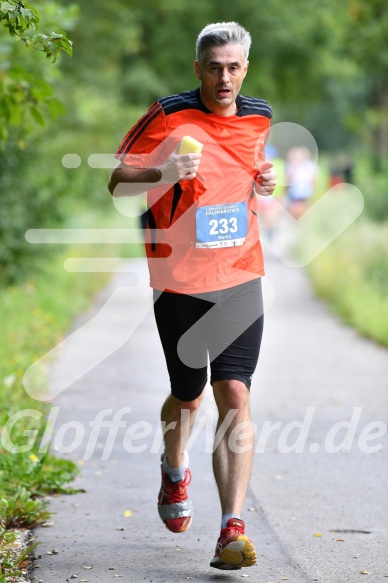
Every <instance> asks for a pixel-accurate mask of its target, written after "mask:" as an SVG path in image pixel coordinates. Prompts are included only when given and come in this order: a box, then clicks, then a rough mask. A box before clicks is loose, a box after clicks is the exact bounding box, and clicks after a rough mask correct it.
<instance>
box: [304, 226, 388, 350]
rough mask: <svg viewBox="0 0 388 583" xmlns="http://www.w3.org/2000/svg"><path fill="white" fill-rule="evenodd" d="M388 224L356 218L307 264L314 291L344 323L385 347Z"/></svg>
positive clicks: (387, 339)
mask: <svg viewBox="0 0 388 583" xmlns="http://www.w3.org/2000/svg"><path fill="white" fill-rule="evenodd" d="M387 256H388V223H387V222H385V223H381V224H376V223H373V222H370V221H367V220H366V219H365V218H364V219H360V220H358V221H357V222H356V223H355V224H354V225H352V227H351V228H349V229H348V230H347V231H346V232H345V233H344V234H343V235H341V237H339V238H338V239H337V240H336V241H334V242H333V243H332V244H331V245H330V246H329V247H328V248H327V249H326V250H325V251H324V252H323V253H322V254H321V255H320V256H319V257H318V258H317V259H315V260H314V262H313V263H312V264H311V265H310V266H309V272H310V274H311V276H312V280H313V283H314V287H315V290H316V291H317V293H318V294H319V295H320V296H322V297H323V298H325V299H326V300H328V301H329V303H330V305H331V306H332V307H333V309H334V310H335V311H336V313H338V314H339V315H340V316H341V317H342V318H343V320H344V321H345V322H347V323H349V324H351V325H352V326H355V328H356V329H357V330H358V331H359V332H360V333H361V334H364V335H365V336H368V337H370V338H372V339H373V340H375V341H376V342H379V343H381V344H383V345H385V346H388V271H387Z"/></svg>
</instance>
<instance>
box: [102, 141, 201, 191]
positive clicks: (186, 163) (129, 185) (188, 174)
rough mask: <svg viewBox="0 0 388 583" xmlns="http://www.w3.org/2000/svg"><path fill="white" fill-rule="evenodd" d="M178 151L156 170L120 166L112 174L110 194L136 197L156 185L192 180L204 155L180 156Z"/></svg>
mask: <svg viewBox="0 0 388 583" xmlns="http://www.w3.org/2000/svg"><path fill="white" fill-rule="evenodd" d="M178 150H179V145H178V146H177V147H176V148H175V150H174V151H173V152H172V154H171V155H170V157H169V158H168V159H167V160H166V162H165V163H164V164H161V165H160V166H157V167H155V168H133V167H131V166H125V165H124V164H119V166H117V167H116V168H115V169H114V170H113V172H112V175H111V178H110V181H109V184H108V188H109V192H110V193H111V194H112V195H113V196H116V197H119V196H136V195H137V194H142V193H144V192H146V191H147V190H150V189H151V188H154V187H155V186H156V185H160V184H176V183H177V182H179V181H180V180H192V179H193V178H195V177H196V175H197V170H198V167H199V163H200V160H201V156H202V154H200V153H197V154H178ZM120 185H121V186H120Z"/></svg>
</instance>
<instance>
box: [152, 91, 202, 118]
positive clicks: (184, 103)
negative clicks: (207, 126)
mask: <svg viewBox="0 0 388 583" xmlns="http://www.w3.org/2000/svg"><path fill="white" fill-rule="evenodd" d="M159 103H160V105H161V106H162V107H163V110H164V113H165V115H171V114H172V113H177V112H178V111H183V110H184V109H197V110H199V111H203V112H204V113H209V110H208V109H207V107H205V106H204V105H203V103H202V102H201V100H200V99H199V89H194V90H191V91H184V92H182V93H176V94H175V95H170V96H168V97H164V98H163V99H161V100H160V101H159Z"/></svg>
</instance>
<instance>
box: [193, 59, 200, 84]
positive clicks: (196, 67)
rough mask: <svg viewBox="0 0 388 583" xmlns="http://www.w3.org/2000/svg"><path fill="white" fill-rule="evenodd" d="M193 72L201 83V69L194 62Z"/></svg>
mask: <svg viewBox="0 0 388 583" xmlns="http://www.w3.org/2000/svg"><path fill="white" fill-rule="evenodd" d="M194 71H195V74H196V76H197V79H199V80H200V81H201V67H200V66H199V63H198V61H194Z"/></svg>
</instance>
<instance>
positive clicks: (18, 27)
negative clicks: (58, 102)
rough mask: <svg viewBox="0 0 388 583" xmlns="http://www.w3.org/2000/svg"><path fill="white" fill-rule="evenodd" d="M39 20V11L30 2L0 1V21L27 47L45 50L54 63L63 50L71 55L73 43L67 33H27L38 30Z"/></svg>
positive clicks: (18, 0) (16, 0)
mask: <svg viewBox="0 0 388 583" xmlns="http://www.w3.org/2000/svg"><path fill="white" fill-rule="evenodd" d="M39 20H40V17H39V12H38V11H37V10H36V8H34V7H33V6H31V5H30V4H26V3H25V2H22V1H21V0H9V2H0V22H2V21H3V22H4V24H5V27H6V28H7V29H8V32H9V34H10V35H11V36H15V37H17V38H18V39H19V40H21V41H23V42H24V44H25V45H26V46H27V47H30V48H33V49H36V50H38V51H42V52H44V53H45V55H46V56H47V58H49V59H51V60H52V62H53V63H55V61H56V60H57V58H58V56H59V55H60V53H61V52H65V53H67V54H68V55H70V56H71V54H72V45H73V43H72V41H70V40H69V39H68V38H67V35H66V33H56V32H51V33H50V34H43V33H37V34H34V35H33V36H32V37H30V36H27V35H26V34H25V33H26V31H27V30H28V29H33V30H36V29H37V26H38V24H39Z"/></svg>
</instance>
